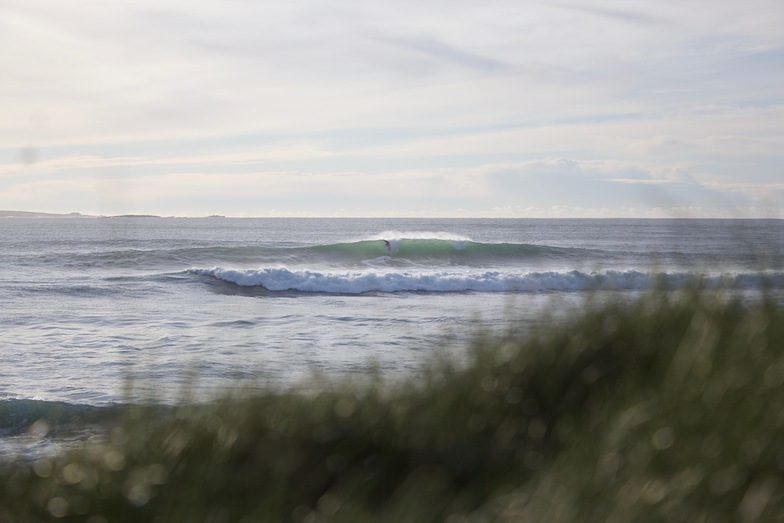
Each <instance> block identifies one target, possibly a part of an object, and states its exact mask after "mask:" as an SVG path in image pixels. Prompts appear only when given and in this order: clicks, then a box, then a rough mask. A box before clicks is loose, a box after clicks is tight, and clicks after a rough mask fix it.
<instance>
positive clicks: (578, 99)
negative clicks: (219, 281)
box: [0, 0, 784, 215]
mask: <svg viewBox="0 0 784 523" xmlns="http://www.w3.org/2000/svg"><path fill="white" fill-rule="evenodd" d="M783 25H784V8H782V7H781V3H780V2H778V0H749V1H748V2H745V3H742V4H741V3H738V2H731V1H729V0H719V1H708V0H686V1H684V2H677V3H664V4H663V3H661V2H656V1H653V0H651V1H641V2H624V1H621V2H617V1H610V0H607V1H605V0H597V1H596V2H592V3H590V5H587V4H585V2H577V1H572V0H560V1H558V2H533V1H530V2H529V1H526V2H519V1H513V0H489V1H487V2H482V3H477V2H468V1H446V0H437V1H434V2H415V1H413V0H400V1H398V2H394V3H393V2H388V1H384V0H382V1H379V2H360V1H353V0H350V1H346V2H339V3H336V2H328V1H325V0H305V1H303V2H278V3H270V2H238V1H217V0H213V1H205V2H199V3H196V4H194V3H192V2H187V3H186V2H185V1H184V0H156V1H152V0H140V1H134V2H130V1H122V0H118V1H115V2H107V3H103V4H100V5H95V4H93V3H90V2H87V1H81V0H76V1H74V2H69V3H67V4H63V3H60V2H54V1H51V0H24V1H22V0H7V1H6V2H4V3H3V6H2V7H0V45H3V47H4V49H8V50H10V51H9V52H6V53H2V55H0V70H2V71H3V73H4V74H3V78H4V81H3V82H2V83H0V114H3V115H4V116H3V118H2V119H0V204H3V205H4V206H14V207H16V206H18V205H22V204H23V202H27V201H30V200H28V199H24V198H23V195H24V194H26V193H27V191H29V190H32V187H33V186H32V185H30V184H35V183H39V182H43V181H46V180H48V181H50V182H52V183H62V184H64V185H63V187H64V188H67V187H68V183H77V184H78V183H81V184H84V187H83V189H84V190H88V189H87V187H93V188H95V187H98V188H100V190H99V191H98V192H96V193H95V196H94V197H95V198H97V199H98V200H101V199H105V201H106V203H105V205H104V207H109V206H111V205H115V206H123V205H126V206H145V205H146V206H148V208H149V211H150V212H158V213H163V214H167V211H166V209H172V212H174V211H177V212H180V210H182V209H186V207H187V210H189V212H190V210H191V209H195V210H198V209H205V212H206V213H207V214H211V213H213V212H220V213H223V214H231V213H232V212H231V211H232V209H237V212H238V213H239V212H241V213H255V212H258V207H257V206H255V204H254V202H264V205H263V206H262V207H264V208H266V207H267V206H268V205H273V204H274V205H275V208H276V209H278V210H281V211H280V212H291V213H307V212H313V211H314V210H317V211H318V212H324V213H327V212H333V211H334V209H339V208H346V209H354V210H356V209H361V210H362V211H361V212H368V213H373V212H378V213H396V212H409V213H423V212H431V213H450V212H452V213H455V214H461V213H476V214H483V213H492V212H502V213H512V212H525V209H529V210H531V209H534V208H536V209H539V210H540V211H541V212H552V213H555V214H558V215H561V214H563V213H568V212H578V213H579V212H584V213H586V214H596V213H599V214H604V213H612V212H617V213H619V214H629V213H632V212H643V211H640V209H643V210H644V212H649V211H650V212H654V209H656V208H666V207H672V206H678V207H680V208H686V207H689V206H691V208H694V209H696V208H699V209H701V211H700V212H706V213H713V212H718V211H714V210H711V209H718V208H720V207H721V208H725V209H735V208H737V207H738V206H741V207H743V208H746V207H754V206H758V207H759V208H763V207H764V208H765V209H770V208H771V207H772V206H775V205H777V204H780V203H781V191H780V188H779V187H778V186H777V185H776V183H778V182H779V181H780V180H781V176H782V174H783V173H782V164H783V160H784V158H783V156H782V152H781V150H780V149H781V147H780V144H781V143H782V141H784V123H783V122H784V94H782V93H784V74H783V73H782V71H784V34H783V33H782V32H781V27H782V26H783ZM25 151H27V152H30V151H35V153H36V154H35V155H34V156H31V155H30V154H28V153H25ZM20 158H21V159H24V158H28V159H29V161H25V162H20V161H19V160H20ZM553 158H560V159H564V160H558V161H555V160H552V159H553ZM282 173H285V174H282ZM173 180H177V182H178V183H177V184H174V185H173V184H172V181H173ZM186 180H190V183H191V185H188V182H187V181H186ZM109 181H111V183H109ZM90 184H92V185H90ZM96 184H97V185H96ZM134 184H138V187H139V188H138V189H133V186H134ZM25 187H26V188H27V189H25ZM113 187H114V189H113ZM174 187H179V193H178V192H177V191H176V190H175V189H174ZM39 188H40V187H39ZM120 188H122V190H120ZM64 190H65V189H64ZM88 191H89V190H88ZM123 191H126V194H129V195H130V194H138V193H140V191H144V192H145V194H147V195H148V197H139V198H136V197H135V196H134V197H133V198H129V199H128V201H127V202H125V203H123V199H122V197H121V196H122V192H123ZM44 194H45V195H47V196H46V198H44V197H43V195H44ZM63 194H65V193H63ZM68 194H69V195H70V194H71V193H68ZM115 194H116V195H117V197H115V196H114V195H115ZM211 194H212V195H214V199H212V200H211V199H210V195H211ZM13 197H18V198H21V199H19V200H14V199H13ZM25 198H26V197H25ZM232 199H234V200H232ZM79 201H82V202H83V203H84V205H88V204H89V205H92V206H96V205H99V204H100V202H97V203H96V202H92V203H89V202H88V201H87V199H86V198H85V199H82V200H79ZM15 202H18V203H15ZM39 204H40V205H43V206H45V207H46V208H53V207H57V206H62V205H66V203H65V202H61V201H58V199H57V196H56V193H51V192H49V191H44V192H43V193H42V197H41V199H40V200H39ZM69 205H70V204H69ZM99 206H100V205H99ZM153 207H154V209H153ZM215 207H220V209H215ZM566 208H568V209H571V210H572V211H568V212H567V211H565V209H566ZM494 209H495V211H494ZM543 209H546V210H547V211H544V210H543ZM632 209H634V211H632ZM70 210H73V209H70ZM77 210H78V209H77ZM224 210H225V211H224ZM613 210H615V211H613ZM352 212H354V211H352ZM356 212H360V211H356ZM531 212H533V211H531ZM728 212H729V211H728Z"/></svg>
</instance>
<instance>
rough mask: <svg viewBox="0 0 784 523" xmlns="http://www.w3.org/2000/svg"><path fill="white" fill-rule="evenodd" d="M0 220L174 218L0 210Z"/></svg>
mask: <svg viewBox="0 0 784 523" xmlns="http://www.w3.org/2000/svg"><path fill="white" fill-rule="evenodd" d="M0 218H175V216H158V215H157V214H112V215H103V214H102V215H93V214H82V213H80V212H70V213H67V214H64V213H54V212H33V211H4V210H0ZM207 218H225V216H223V215H222V214H211V215H209V216H207Z"/></svg>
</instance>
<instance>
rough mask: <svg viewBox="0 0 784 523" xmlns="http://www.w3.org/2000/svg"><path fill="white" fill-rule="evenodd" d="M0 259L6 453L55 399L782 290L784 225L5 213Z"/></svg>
mask: <svg viewBox="0 0 784 523" xmlns="http://www.w3.org/2000/svg"><path fill="white" fill-rule="evenodd" d="M0 267H1V268H2V269H1V270H0V308H1V310H2V316H1V317H0V333H2V334H0V454H2V453H3V452H6V453H8V452H15V453H16V454H19V453H20V452H22V455H27V454H25V452H27V453H28V454H29V452H30V448H31V445H32V443H31V441H34V442H37V443H36V444H37V445H40V444H41V438H37V439H36V438H33V439H32V440H31V439H30V438H29V437H28V435H29V433H30V427H31V426H32V424H33V423H34V422H35V421H36V419H37V418H38V417H40V416H41V415H43V414H42V413H45V412H47V409H54V408H57V409H60V410H61V411H65V412H66V413H67V412H71V411H73V412H74V413H76V414H78V413H82V414H83V413H84V412H85V411H86V410H89V409H101V408H103V407H104V406H106V405H113V404H118V403H129V402H151V401H152V402H161V403H177V402H178V401H183V400H189V401H194V400H196V401H203V400H209V399H210V398H213V397H216V396H218V395H220V394H223V393H225V392H226V390H229V389H232V388H236V387H243V388H246V389H250V390H252V389H254V388H259V389H263V388H268V387H286V386H290V385H294V384H296V385H299V386H306V387H307V386H319V385H318V384H319V383H324V381H325V380H327V381H328V380H330V379H345V378H346V377H347V376H348V377H350V378H353V379H359V380H361V379H362V378H363V377H366V376H368V375H370V373H375V374H374V375H380V376H382V377H384V378H388V379H397V378H399V377H402V376H415V375H416V372H417V369H419V368H420V366H421V365H422V363H423V362H424V361H426V360H427V359H428V358H429V357H432V356H433V354H434V353H435V352H437V351H440V352H441V353H447V354H448V355H449V356H450V357H454V358H456V359H457V358H460V357H461V356H462V354H463V353H462V350H463V349H464V347H465V346H466V344H467V342H468V341H469V340H470V338H471V336H472V335H473V334H474V333H476V332H477V330H478V329H480V328H481V329H484V330H488V329H491V330H492V329H503V328H504V327H505V326H507V325H509V323H510V322H517V323H518V324H521V325H523V327H524V326H525V325H526V324H529V325H533V324H536V323H537V322H541V321H545V319H544V318H546V317H548V318H552V317H557V316H558V314H559V312H560V313H563V311H570V310H573V308H574V307H579V305H580V303H581V302H582V300H583V299H584V298H585V297H586V296H589V295H591V296H596V295H597V294H598V295H602V296H608V297H613V296H628V295H634V294H639V293H642V292H645V291H646V290H647V289H650V288H651V287H653V286H654V285H664V286H665V287H668V288H673V289H677V288H679V287H682V286H684V285H688V284H689V283H690V282H693V281H695V280H696V279H697V278H701V279H702V280H703V282H704V284H706V285H708V286H724V287H727V288H728V289H731V290H734V291H737V292H739V293H744V294H749V295H754V294H755V293H758V292H759V290H760V289H761V288H762V287H765V288H766V289H767V291H768V292H770V293H772V294H773V295H776V296H782V294H784V228H782V222H781V221H778V220H524V219H511V220H489V219H488V220H470V219H459V220H458V219H451V220H443V219H440V220H439V219H394V220H393V219H283V218H274V219H231V218H198V219H197V218H142V217H116V218H87V217H81V218H5V219H0ZM545 313H547V316H545ZM548 321H549V320H548ZM316 377H318V379H316ZM66 417H67V414H66ZM13 442H16V443H18V444H16V445H14V444H12V443H13ZM20 442H21V443H20ZM4 445H5V446H4ZM20 445H21V447H22V448H23V449H26V450H23V451H20ZM9 448H10V449H12V450H8V449H9ZM4 449H5V450H4ZM35 452H36V451H33V454H35Z"/></svg>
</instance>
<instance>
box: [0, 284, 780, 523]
mask: <svg viewBox="0 0 784 523" xmlns="http://www.w3.org/2000/svg"><path fill="white" fill-rule="evenodd" d="M106 434H107V436H106V438H105V439H104V440H102V441H92V442H90V443H89V444H87V445H85V447H84V448H83V449H79V450H76V451H73V452H69V453H67V454H65V455H64V456H61V457H59V458H57V459H52V460H41V461H37V462H35V463H29V464H9V465H6V466H4V467H3V468H2V469H1V470H0V507H2V508H0V521H11V522H17V521H18V522H30V521H50V520H56V521H88V522H90V523H99V522H125V521H127V522H140V521H159V522H201V521H204V522H214V523H219V522H235V521H247V522H251V521H253V522H255V521H303V522H316V521H390V522H392V521H394V522H399V521H450V522H460V521H548V522H561V521H564V522H565V521H640V520H656V521H690V522H691V521H744V522H752V521H774V520H782V519H784V308H782V307H781V306H780V305H776V304H774V303H773V302H771V301H765V300H762V301H755V302H753V303H745V304H744V303H743V302H741V301H739V300H734V299H725V298H723V297H722V296H721V295H720V294H717V293H713V294H711V295H710V296H706V295H705V293H703V292H698V291H694V292H690V293H684V294H682V295H678V296H674V295H672V294H667V293H656V294H653V295H651V296H647V297H645V299H640V300H638V301H634V302H631V303H620V302H618V303H614V304H610V305H601V306H598V305H597V306H593V307H588V310H587V311H586V312H584V313H581V315H580V317H579V318H575V319H574V320H573V321H572V322H570V323H569V324H568V325H567V326H564V325H563V324H559V325H558V326H557V327H551V328H542V329H540V330H538V331H535V332H532V331H531V330H529V329H526V328H523V327H521V328H519V329H513V330H512V331H511V332H509V333H508V334H506V335H504V336H490V335H488V336H483V337H480V338H478V339H477V340H476V341H475V342H474V343H473V345H472V348H471V358H470V361H469V362H468V363H467V364H465V365H459V366H458V365H454V364H450V363H449V362H448V361H447V360H445V359H443V360H439V361H437V362H434V363H432V364H430V365H428V366H427V368H426V369H425V371H424V376H418V377H417V378H416V379H413V378H412V379H411V380H409V381H407V382H405V383H396V384H386V385H384V384H378V383H376V384H371V385H348V384H344V385H341V386H332V387H327V388H325V389H324V390H322V391H321V392H320V393H318V394H316V393H295V392H290V393H280V392H278V393H273V392H270V393H267V394H261V395H256V396H254V397H252V398H242V399H237V398H235V399H226V400H223V401H220V402H218V403H216V404H210V405H191V406H184V407H178V408H175V409H169V410H163V409H160V408H154V407H128V409H127V410H126V412H124V413H123V414H122V416H121V421H118V422H117V425H116V426H114V427H113V428H109V429H107V432H106Z"/></svg>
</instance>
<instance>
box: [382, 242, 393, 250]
mask: <svg viewBox="0 0 784 523" xmlns="http://www.w3.org/2000/svg"><path fill="white" fill-rule="evenodd" d="M382 241H383V242H384V245H386V246H387V252H392V246H391V245H389V241H388V240H382Z"/></svg>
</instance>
